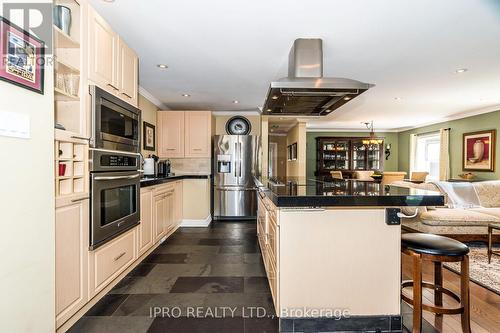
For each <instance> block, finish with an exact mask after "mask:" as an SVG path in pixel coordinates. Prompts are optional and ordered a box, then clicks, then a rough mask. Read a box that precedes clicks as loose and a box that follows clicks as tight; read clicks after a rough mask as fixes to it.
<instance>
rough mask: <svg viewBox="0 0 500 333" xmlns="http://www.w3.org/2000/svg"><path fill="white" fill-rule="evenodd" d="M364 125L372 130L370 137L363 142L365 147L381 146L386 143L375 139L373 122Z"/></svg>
mask: <svg viewBox="0 0 500 333" xmlns="http://www.w3.org/2000/svg"><path fill="white" fill-rule="evenodd" d="M363 124H365V126H366V128H368V129H369V130H370V137H369V138H366V139H363V141H362V142H363V144H364V145H365V146H370V145H380V144H382V143H383V142H384V140H382V139H377V138H376V137H375V132H374V131H373V120H372V121H371V122H366V123H363Z"/></svg>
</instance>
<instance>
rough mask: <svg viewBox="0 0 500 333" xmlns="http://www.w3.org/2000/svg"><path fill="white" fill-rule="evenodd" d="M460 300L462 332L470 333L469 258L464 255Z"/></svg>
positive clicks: (461, 270) (461, 268)
mask: <svg viewBox="0 0 500 333" xmlns="http://www.w3.org/2000/svg"><path fill="white" fill-rule="evenodd" d="M460 300H461V306H462V307H463V308H464V309H463V313H462V316H461V317H462V318H461V319H462V331H463V332H465V333H470V332H471V329H470V290H469V256H468V255H465V256H464V258H463V260H462V262H461V266H460Z"/></svg>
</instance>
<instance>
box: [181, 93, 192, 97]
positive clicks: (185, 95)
mask: <svg viewBox="0 0 500 333" xmlns="http://www.w3.org/2000/svg"><path fill="white" fill-rule="evenodd" d="M182 97H191V95H189V94H182Z"/></svg>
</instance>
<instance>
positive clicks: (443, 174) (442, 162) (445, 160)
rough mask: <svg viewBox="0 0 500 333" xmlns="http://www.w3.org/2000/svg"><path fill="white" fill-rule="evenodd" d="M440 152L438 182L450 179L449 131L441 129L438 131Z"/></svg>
mask: <svg viewBox="0 0 500 333" xmlns="http://www.w3.org/2000/svg"><path fill="white" fill-rule="evenodd" d="M439 139H440V151H439V180H441V181H447V180H448V179H450V130H449V129H448V128H441V129H440V130H439Z"/></svg>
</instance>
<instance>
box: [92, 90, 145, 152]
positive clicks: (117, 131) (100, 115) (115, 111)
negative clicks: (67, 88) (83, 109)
mask: <svg viewBox="0 0 500 333" xmlns="http://www.w3.org/2000/svg"><path fill="white" fill-rule="evenodd" d="M90 96H91V107H92V135H91V138H90V145H91V147H93V148H98V149H109V150H119V151H127V152H134V153H138V152H140V137H141V136H140V123H141V111H140V110H139V109H138V108H136V107H134V106H133V105H130V104H128V103H127V102H125V101H122V100H121V99H119V98H118V97H116V96H114V95H112V94H110V93H108V92H107V91H105V90H103V89H101V88H99V87H97V86H90Z"/></svg>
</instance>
